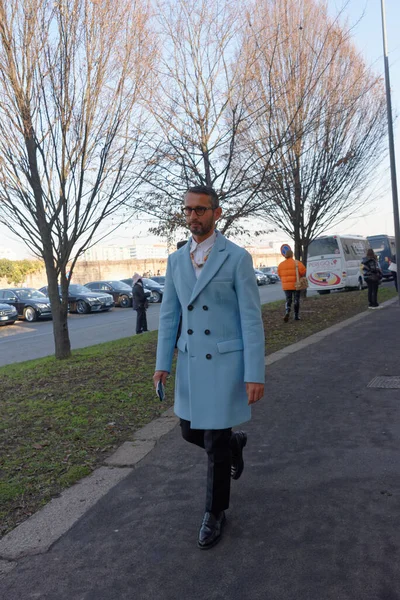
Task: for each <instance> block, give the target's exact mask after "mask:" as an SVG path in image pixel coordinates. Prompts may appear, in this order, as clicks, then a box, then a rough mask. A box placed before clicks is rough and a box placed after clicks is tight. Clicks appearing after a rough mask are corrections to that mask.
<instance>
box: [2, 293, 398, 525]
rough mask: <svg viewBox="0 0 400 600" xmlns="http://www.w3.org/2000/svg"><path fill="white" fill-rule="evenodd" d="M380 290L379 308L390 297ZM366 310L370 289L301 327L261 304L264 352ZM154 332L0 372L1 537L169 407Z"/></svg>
mask: <svg viewBox="0 0 400 600" xmlns="http://www.w3.org/2000/svg"><path fill="white" fill-rule="evenodd" d="M395 294H396V292H395V290H394V288H392V287H390V288H388V287H383V288H382V289H380V291H379V301H380V302H383V301H384V300H387V299H389V298H391V297H393V296H395ZM366 306H367V297H366V291H363V292H353V293H335V294H331V295H329V296H321V297H320V296H316V297H310V298H305V299H304V300H303V301H302V303H301V310H300V316H301V317H302V320H301V321H292V320H290V321H289V322H288V323H284V322H283V314H284V301H278V302H273V303H271V304H265V305H264V306H263V320H264V326H265V332H266V350H267V353H268V354H270V353H272V352H275V351H277V350H280V349H281V348H284V347H285V346H288V345H290V344H292V343H294V342H297V341H299V340H301V339H304V338H305V337H307V336H309V335H311V334H312V333H315V332H317V331H321V330H322V329H325V328H326V327H329V326H331V325H333V324H335V323H338V322H340V321H342V320H344V319H347V318H349V317H351V316H353V315H355V314H357V313H359V312H361V311H363V310H365V309H366ZM156 345H157V332H156V331H154V332H149V333H147V334H145V335H141V336H134V337H131V338H124V339H121V340H116V341H113V342H108V343H105V344H100V345H98V346H90V347H88V348H84V349H80V350H76V351H74V353H73V355H72V357H71V358H70V359H68V360H63V361H56V360H55V359H54V358H53V357H48V358H42V359H38V360H34V361H28V362H25V363H16V364H13V365H7V366H5V367H1V368H0V393H1V398H0V524H1V525H0V535H4V534H5V533H7V532H8V531H10V530H11V529H13V528H14V527H15V526H16V525H18V524H19V523H21V522H22V521H24V520H25V519H26V518H28V517H29V516H30V515H31V514H33V513H34V512H36V511H37V510H38V509H39V508H40V507H41V506H43V505H44V504H46V503H47V502H48V501H49V500H50V499H51V498H53V497H55V496H57V495H58V494H60V492H61V491H62V490H63V489H65V488H66V487H68V486H70V485H72V484H73V483H75V482H76V481H78V480H79V479H81V478H82V477H84V476H86V475H88V474H89V473H90V472H91V471H93V470H94V469H95V468H96V467H98V466H99V465H100V464H101V463H102V462H103V460H104V458H105V457H106V456H108V455H109V454H111V453H112V452H113V451H114V449H115V448H117V447H118V446H119V445H120V444H121V443H122V442H125V441H127V440H130V439H132V436H133V433H134V432H135V430H137V429H139V428H140V427H142V426H143V425H145V424H146V423H148V422H149V421H151V420H153V419H154V418H156V417H158V416H159V415H160V414H161V413H162V412H163V411H165V410H166V409H167V408H168V407H169V406H170V405H171V404H172V402H173V377H171V379H170V380H169V381H168V385H167V400H166V402H164V403H160V402H159V400H158V399H157V397H156V396H155V393H154V388H153V385H152V375H153V371H154V363H155V352H156Z"/></svg>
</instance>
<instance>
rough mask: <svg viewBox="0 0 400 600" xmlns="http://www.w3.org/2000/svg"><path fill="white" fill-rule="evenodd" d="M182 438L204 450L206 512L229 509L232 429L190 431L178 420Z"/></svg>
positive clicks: (186, 424)
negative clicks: (206, 460) (206, 467)
mask: <svg viewBox="0 0 400 600" xmlns="http://www.w3.org/2000/svg"><path fill="white" fill-rule="evenodd" d="M180 425H181V430H182V437H183V439H184V440H186V441H187V442H190V443H191V444H195V445H196V446H199V447H200V448H204V449H205V451H206V452H207V456H208V470H207V493H206V508H205V510H206V512H212V513H214V514H215V515H217V514H218V513H220V512H221V510H226V509H227V508H229V497H230V492H231V463H232V450H231V443H232V442H231V439H232V429H231V428H229V429H192V428H191V427H190V421H186V420H185V419H181V420H180Z"/></svg>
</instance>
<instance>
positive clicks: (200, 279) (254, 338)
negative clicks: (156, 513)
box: [153, 186, 265, 549]
mask: <svg viewBox="0 0 400 600" xmlns="http://www.w3.org/2000/svg"><path fill="white" fill-rule="evenodd" d="M183 211H184V214H185V216H186V222H187V225H188V227H189V229H190V231H191V233H192V237H191V238H190V239H189V240H188V243H187V244H186V245H185V246H184V247H182V248H181V249H180V250H178V251H177V252H174V253H173V254H172V255H171V256H170V257H169V259H168V267H167V274H166V280H165V287H164V296H163V303H162V305H161V311H160V324H159V330H158V347H157V362H156V371H155V373H154V377H153V380H154V384H155V385H157V383H158V382H159V381H160V380H161V381H162V382H163V383H164V384H165V381H166V378H167V376H168V373H169V372H170V370H171V365H172V359H173V355H174V347H175V341H176V333H177V330H178V325H179V318H180V315H181V314H182V332H181V335H180V337H179V339H178V343H177V346H178V363H177V370H176V381H175V406H174V410H175V413H176V414H177V416H178V417H180V425H181V430H182V436H183V438H184V439H185V440H187V441H188V442H191V443H193V444H196V445H197V446H200V447H201V448H204V449H205V451H206V453H207V456H208V473H207V493H206V504H205V515H204V518H203V522H202V525H201V528H200V531H199V538H198V546H199V547H200V548H201V549H207V548H211V547H212V546H214V545H215V544H216V543H217V542H218V541H219V540H220V538H221V535H222V529H223V525H224V522H225V510H226V509H227V508H228V507H229V497H230V481H231V477H232V478H233V479H239V477H240V475H241V474H242V471H243V467H244V462H243V448H244V446H245V445H246V441H247V435H246V434H245V433H244V432H243V431H237V432H232V427H233V426H237V425H239V424H240V423H243V422H244V421H248V420H249V419H250V417H251V405H252V404H253V403H255V402H257V401H258V400H260V399H261V398H262V396H263V394H264V369H265V366H264V332H263V324H262V319H261V310H260V297H259V294H258V289H257V284H256V279H255V276H254V270H253V264H252V260H251V256H250V255H249V254H248V252H246V251H245V250H244V249H243V248H240V247H239V246H236V245H235V244H233V243H232V242H230V241H228V240H227V239H226V238H225V237H224V236H223V235H222V234H221V233H219V232H218V231H216V229H215V224H216V221H217V220H218V219H219V218H220V216H221V212H222V211H221V208H220V207H219V201H218V196H217V194H216V192H215V191H214V190H213V189H212V188H209V187H205V186H196V187H192V188H190V189H189V190H188V191H187V193H186V195H185V198H184V207H183Z"/></svg>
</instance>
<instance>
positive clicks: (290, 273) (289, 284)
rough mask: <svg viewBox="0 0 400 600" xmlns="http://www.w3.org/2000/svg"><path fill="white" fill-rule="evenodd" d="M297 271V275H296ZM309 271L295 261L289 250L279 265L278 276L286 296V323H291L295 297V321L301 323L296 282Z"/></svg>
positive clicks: (298, 291) (284, 318)
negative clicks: (291, 311) (290, 317)
mask: <svg viewBox="0 0 400 600" xmlns="http://www.w3.org/2000/svg"><path fill="white" fill-rule="evenodd" d="M296 269H297V273H298V276H297V273H296ZM306 271H307V269H306V268H305V266H304V265H303V263H302V262H300V261H299V260H294V258H293V252H292V250H287V251H286V254H285V260H284V261H283V262H281V263H280V264H279V265H278V276H279V279H280V280H281V282H282V289H283V291H284V292H285V296H286V305H285V316H284V317H283V320H284V321H285V323H287V322H288V321H289V316H290V310H291V308H292V301H293V297H294V320H295V321H300V316H299V312H300V293H301V291H300V290H296V282H297V281H298V279H299V278H300V277H304V276H305V274H306Z"/></svg>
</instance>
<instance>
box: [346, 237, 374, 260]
mask: <svg viewBox="0 0 400 600" xmlns="http://www.w3.org/2000/svg"><path fill="white" fill-rule="evenodd" d="M340 239H341V242H342V247H343V252H344V256H345V259H346V260H358V261H361V260H362V258H363V257H364V256H365V255H366V253H367V248H366V243H365V242H364V241H362V240H355V239H354V238H353V239H351V238H340Z"/></svg>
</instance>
